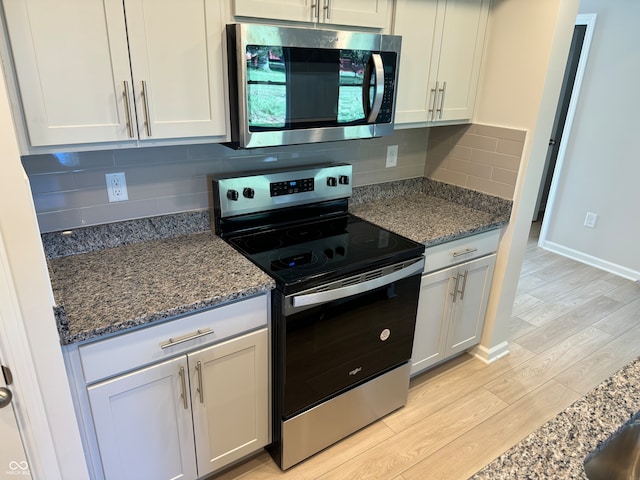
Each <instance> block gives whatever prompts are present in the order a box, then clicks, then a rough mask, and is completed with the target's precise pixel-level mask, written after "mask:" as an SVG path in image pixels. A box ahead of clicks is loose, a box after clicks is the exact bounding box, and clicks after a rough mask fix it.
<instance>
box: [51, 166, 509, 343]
mask: <svg viewBox="0 0 640 480" xmlns="http://www.w3.org/2000/svg"><path fill="white" fill-rule="evenodd" d="M425 192H428V193H425ZM350 208H351V211H352V212H353V213H354V214H356V215H359V216H361V217H363V218H365V219H367V220H369V221H372V222H374V223H377V224H379V225H381V226H384V227H386V228H389V229H391V230H393V231H395V232H398V233H400V234H402V235H405V236H407V237H409V238H412V239H414V240H416V241H419V242H422V243H425V244H426V245H427V246H430V245H435V244H437V243H442V242H445V241H447V240H453V239H456V238H460V237H464V236H467V235H470V234H473V233H479V232H482V231H486V230H490V229H494V228H498V227H500V226H502V225H504V224H505V223H506V222H507V221H508V219H509V214H510V211H511V202H510V201H507V200H503V199H497V198H495V197H490V196H488V195H483V194H480V193H478V192H471V191H468V190H465V189H462V188H460V187H453V186H449V185H446V184H441V183H439V182H433V181H430V180H427V179H423V178H416V179H410V180H402V181H397V182H389V183H385V184H381V185H372V186H367V187H358V188H355V189H354V194H353V197H352V201H351V207H350ZM209 228H210V226H209V213H208V212H206V211H202V212H188V213H180V214H176V215H166V216H161V217H152V218H144V219H140V220H131V221H126V222H118V223H112V224H106V225H99V226H95V227H86V228H80V229H76V230H73V231H71V232H56V233H47V234H44V235H43V236H42V241H43V246H44V249H45V253H46V255H47V257H48V259H49V260H48V262H49V271H50V276H51V284H52V288H53V292H54V297H55V301H56V305H57V306H56V307H55V308H54V311H55V314H56V320H57V323H58V330H59V333H60V338H61V342H62V343H63V344H70V343H76V342H81V341H84V340H89V339H95V338H98V337H100V336H102V335H107V334H111V333H115V332H118V331H123V330H126V329H127V328H131V327H135V326H138V325H142V324H145V323H149V322H153V321H156V320H160V319H165V318H169V317H172V316H175V315H180V314H184V313H189V312H195V311H197V310H199V309H202V308H207V307H211V306H214V305H217V304H220V303H224V302H226V301H229V300H234V299H236V298H242V297H245V296H250V295H253V294H256V293H259V292H264V291H268V290H270V289H272V288H273V287H274V282H273V280H271V278H270V277H268V276H267V275H266V274H264V273H263V272H262V271H261V270H260V269H258V268H257V267H255V266H254V265H253V264H252V263H251V262H249V261H248V260H246V259H245V258H244V257H243V256H242V255H240V254H239V253H238V252H236V251H235V250H234V249H233V248H231V247H230V246H228V245H227V244H226V243H225V242H224V241H222V240H221V239H220V238H218V237H217V236H215V235H213V234H212V233H211V232H210V230H209Z"/></svg>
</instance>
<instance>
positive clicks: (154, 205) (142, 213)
mask: <svg viewBox="0 0 640 480" xmlns="http://www.w3.org/2000/svg"><path fill="white" fill-rule="evenodd" d="M429 131H430V130H429V129H426V128H421V129H412V130H397V131H396V132H395V133H394V135H392V136H389V137H383V138H376V139H371V140H353V141H344V142H333V143H318V144H313V145H297V146H287V147H279V148H261V149H255V150H232V149H229V148H227V147H225V146H222V145H218V144H197V145H188V146H172V147H146V148H136V149H123V150H102V151H94V152H77V153H58V154H46V155H30V156H25V157H22V163H23V166H24V169H25V171H26V173H27V175H28V177H29V181H30V183H31V190H32V194H33V199H34V203H35V208H36V213H37V216H38V222H39V225H40V230H41V232H43V233H44V232H54V231H59V230H71V229H74V228H78V227H82V226H88V225H98V224H102V223H109V222H116V221H122V220H130V219H135V218H144V217H151V216H156V215H164V214H169V213H178V212H186V211H193V210H203V209H206V208H208V197H207V184H206V176H207V175H208V174H210V173H215V174H218V173H241V172H245V171H252V170H259V169H265V168H274V169H275V168H286V167H294V166H300V165H305V164H310V163H321V162H330V161H333V162H346V163H351V164H352V165H353V170H354V185H355V186H360V185H371V184H375V183H381V182H386V181H391V180H403V179H407V178H415V177H422V176H423V175H424V172H425V163H426V151H427V143H428V140H429ZM388 145H398V164H397V166H396V167H393V168H385V160H386V150H387V149H386V147H387V146H388ZM114 172H124V173H125V175H126V181H127V190H128V197H129V200H127V201H123V202H115V203H109V201H108V198H107V190H106V183H105V174H106V173H114Z"/></svg>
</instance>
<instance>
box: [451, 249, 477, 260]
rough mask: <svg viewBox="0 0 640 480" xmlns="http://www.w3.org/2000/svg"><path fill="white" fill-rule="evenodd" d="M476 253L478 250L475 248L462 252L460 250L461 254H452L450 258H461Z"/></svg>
mask: <svg viewBox="0 0 640 480" xmlns="http://www.w3.org/2000/svg"><path fill="white" fill-rule="evenodd" d="M477 251H478V249H477V248H475V247H472V248H465V249H464V250H462V251H461V252H453V253H452V254H451V256H452V257H453V258H456V257H461V256H462V255H466V254H468V253H473V252H477Z"/></svg>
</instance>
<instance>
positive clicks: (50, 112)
mask: <svg viewBox="0 0 640 480" xmlns="http://www.w3.org/2000/svg"><path fill="white" fill-rule="evenodd" d="M3 3H4V8H5V14H6V17H7V27H8V31H9V38H10V43H11V50H12V54H13V59H14V65H15V71H16V74H17V79H18V85H19V89H20V96H21V101H22V107H23V112H24V116H25V123H26V126H27V130H28V137H29V143H30V144H31V145H32V146H47V145H65V144H83V143H97V142H112V141H127V140H129V141H137V140H138V139H142V140H145V139H156V138H157V139H166V138H185V137H201V136H211V137H217V136H221V137H222V136H225V135H226V113H225V105H224V102H225V94H224V81H223V78H224V66H223V58H224V57H223V46H222V38H223V35H222V31H223V28H224V24H223V16H222V13H221V8H222V7H221V4H220V2H217V1H214V0H181V1H180V2H177V1H175V0H153V1H150V0H125V2H124V5H123V2H122V1H118V0H83V1H81V2H80V1H73V0H60V1H57V2H55V5H54V4H52V3H51V2H48V1H46V0H6V1H4V2H3Z"/></svg>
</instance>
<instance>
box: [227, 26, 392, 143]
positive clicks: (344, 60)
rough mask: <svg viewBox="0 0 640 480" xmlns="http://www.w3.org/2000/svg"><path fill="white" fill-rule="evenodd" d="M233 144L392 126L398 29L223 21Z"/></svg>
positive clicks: (338, 135)
mask: <svg viewBox="0 0 640 480" xmlns="http://www.w3.org/2000/svg"><path fill="white" fill-rule="evenodd" d="M227 45H228V59H229V91H230V92H229V93H230V95H229V101H230V109H229V110H230V114H231V140H232V141H231V143H229V144H228V145H229V146H231V147H233V148H255V147H266V146H274V145H294V144H301V143H315V142H331V141H337V140H351V139H356V138H372V137H380V136H383V135H390V134H391V133H393V121H394V116H395V98H396V83H397V78H398V66H399V64H400V46H401V37H399V36H393V35H381V34H375V33H361V32H346V31H335V30H318V29H306V28H290V27H278V26H271V25H257V24H247V23H244V24H233V25H227Z"/></svg>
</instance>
